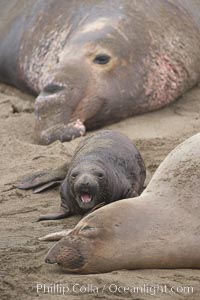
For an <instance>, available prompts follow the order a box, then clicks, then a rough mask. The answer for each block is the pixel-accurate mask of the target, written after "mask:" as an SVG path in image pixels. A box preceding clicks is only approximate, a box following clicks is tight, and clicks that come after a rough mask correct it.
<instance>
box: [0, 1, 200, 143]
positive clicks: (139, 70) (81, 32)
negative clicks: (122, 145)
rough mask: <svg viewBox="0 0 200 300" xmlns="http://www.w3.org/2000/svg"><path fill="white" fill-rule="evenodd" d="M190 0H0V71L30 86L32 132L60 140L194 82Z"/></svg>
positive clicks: (195, 5)
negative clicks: (33, 127) (34, 100)
mask: <svg viewBox="0 0 200 300" xmlns="http://www.w3.org/2000/svg"><path fill="white" fill-rule="evenodd" d="M199 10H200V3H199V1H198V0H190V1H188V0H171V1H166V0H142V1H141V0H136V1H130V0H113V1H112V0H110V1H107V0H100V1H99V0H98V1H97V0H86V1H80V0H77V1H69V0H68V1H67V0H59V1H56V0H48V1H46V0H29V1H25V0H21V1H18V0H1V1H0V80H1V81H4V82H7V83H9V84H12V85H15V86H17V87H19V88H21V89H24V90H28V91H30V92H33V93H34V94H36V95H38V97H37V99H36V103H35V117H36V118H35V120H36V125H35V136H36V140H37V141H38V142H39V143H41V144H49V143H51V142H53V141H54V140H57V139H59V140H61V141H68V140H71V139H72V138H75V137H77V136H80V135H83V134H84V133H85V127H86V128H87V129H95V128H98V127H101V126H103V125H105V124H109V123H114V122H117V121H119V120H121V119H124V118H127V117H130V116H133V115H135V114H139V113H144V112H147V111H151V110H154V109H158V108H161V107H163V106H165V105H167V104H169V103H170V102H172V101H174V100H175V99H176V98H178V97H179V96H181V95H182V94H183V93H184V92H186V91H187V90H189V89H190V88H192V87H193V86H194V85H196V84H197V83H198V82H199V75H200V16H199Z"/></svg>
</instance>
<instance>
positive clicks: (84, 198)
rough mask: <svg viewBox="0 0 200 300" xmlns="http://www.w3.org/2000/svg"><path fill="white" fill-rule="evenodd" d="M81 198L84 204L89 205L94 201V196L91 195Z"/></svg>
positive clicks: (85, 194) (83, 195) (82, 195)
mask: <svg viewBox="0 0 200 300" xmlns="http://www.w3.org/2000/svg"><path fill="white" fill-rule="evenodd" d="M80 198H81V201H82V202H83V203H89V202H91V201H92V195H91V194H89V193H83V194H81V196H80Z"/></svg>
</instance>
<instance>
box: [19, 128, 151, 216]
mask: <svg viewBox="0 0 200 300" xmlns="http://www.w3.org/2000/svg"><path fill="white" fill-rule="evenodd" d="M61 171H62V172H60V171H59V172H58V170H57V169H56V172H54V171H52V174H47V176H46V175H45V174H46V173H45V172H42V173H39V174H38V173H36V174H33V175H32V176H28V177H27V176H26V177H25V179H22V180H21V183H19V182H18V184H17V185H16V187H18V188H21V189H27V188H32V187H35V186H40V185H41V184H42V183H47V186H48V184H49V182H50V183H51V182H57V181H56V180H58V179H59V178H60V179H61V178H62V176H63V175H64V174H65V176H64V177H65V179H64V180H63V182H62V184H61V189H60V190H61V207H60V211H59V212H57V213H55V214H50V215H44V216H41V217H40V218H39V220H49V219H61V218H64V217H68V216H70V215H72V214H85V213H86V212H88V211H90V210H91V209H94V208H96V207H98V206H99V205H101V204H108V203H111V202H114V201H117V200H120V199H124V198H130V197H135V196H138V195H139V194H140V193H141V191H142V188H143V184H144V181H145V177H146V171H145V165H144V162H143V159H142V157H141V155H140V153H139V151H138V150H137V148H136V147H135V146H134V145H133V143H132V141H131V140H130V139H129V138H128V137H127V136H125V135H124V134H121V133H119V132H117V131H113V130H102V131H99V132H97V133H95V134H92V135H89V136H87V137H86V138H84V140H83V141H81V142H80V144H79V145H78V147H77V149H76V151H75V154H74V156H73V158H72V161H71V162H70V164H69V165H68V170H67V171H66V168H65V170H63V169H61ZM65 172H66V173H65ZM43 175H44V176H43ZM41 190H42V189H41Z"/></svg>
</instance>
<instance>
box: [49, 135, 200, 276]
mask: <svg viewBox="0 0 200 300" xmlns="http://www.w3.org/2000/svg"><path fill="white" fill-rule="evenodd" d="M199 178H200V133H199V134H197V135H195V136H193V137H191V138H189V139H188V140H186V141H185V142H183V143H182V144H180V145H179V146H178V147H177V148H175V149H174V150H173V151H172V152H171V153H170V154H169V155H168V156H167V158H166V159H165V160H164V161H163V162H162V163H161V165H160V166H159V167H158V169H157V171H156V172H155V175H154V176H153V178H152V180H151V181H150V183H149V185H148V186H147V188H146V190H145V191H144V192H143V193H142V194H141V196H139V197H137V198H134V199H126V200H122V201H118V202H116V203H111V204H109V205H107V206H105V207H102V208H100V209H99V210H97V211H94V212H92V213H91V214H89V215H87V216H86V217H85V218H83V219H82V220H81V221H80V222H79V223H78V224H77V226H76V227H75V228H74V229H73V230H71V231H69V233H68V234H67V235H66V237H64V238H63V239H61V240H60V241H59V242H57V243H56V244H55V245H54V246H53V247H52V248H51V249H50V251H49V252H48V254H47V256H46V259H45V261H46V262H47V263H52V264H53V263H57V264H58V265H60V266H61V267H63V268H64V269H65V270H66V271H67V272H74V273H100V272H108V271H113V270H117V269H147V268H153V269H157V268H170V269H171V268H191V269H193V268H194V269H199V268H200V251H199V249H200V232H199V229H200V220H199V215H200V198H199V195H200V184H199ZM64 235H65V234H63V236H64Z"/></svg>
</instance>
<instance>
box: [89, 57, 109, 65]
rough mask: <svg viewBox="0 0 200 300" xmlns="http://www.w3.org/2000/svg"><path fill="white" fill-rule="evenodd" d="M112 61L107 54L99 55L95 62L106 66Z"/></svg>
mask: <svg viewBox="0 0 200 300" xmlns="http://www.w3.org/2000/svg"><path fill="white" fill-rule="evenodd" d="M110 60H111V57H110V56H109V55H107V54H98V55H97V56H96V57H95V58H94V60H93V62H94V63H95V64H99V65H105V64H107V63H109V61H110Z"/></svg>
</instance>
